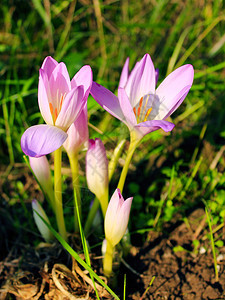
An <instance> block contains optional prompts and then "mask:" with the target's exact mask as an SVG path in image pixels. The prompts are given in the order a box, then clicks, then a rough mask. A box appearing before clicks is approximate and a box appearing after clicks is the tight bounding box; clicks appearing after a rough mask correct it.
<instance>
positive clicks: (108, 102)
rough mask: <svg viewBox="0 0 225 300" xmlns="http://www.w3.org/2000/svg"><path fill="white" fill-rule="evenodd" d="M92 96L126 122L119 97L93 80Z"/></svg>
mask: <svg viewBox="0 0 225 300" xmlns="http://www.w3.org/2000/svg"><path fill="white" fill-rule="evenodd" d="M90 93H91V95H92V97H93V98H94V99H95V100H96V101H97V102H98V104H100V105H101V106H102V107H103V108H104V109H105V110H106V111H108V112H109V113H110V114H111V115H113V116H114V117H115V118H117V119H119V120H120V121H122V122H124V120H125V117H124V115H123V112H122V110H121V107H120V103H119V100H118V98H117V97H116V96H115V95H114V94H113V93H112V92H110V91H109V90H107V89H106V88H105V87H103V86H102V85H100V84H98V83H96V82H93V83H92V87H91V92H90Z"/></svg>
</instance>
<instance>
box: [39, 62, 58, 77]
mask: <svg viewBox="0 0 225 300" xmlns="http://www.w3.org/2000/svg"><path fill="white" fill-rule="evenodd" d="M57 65H58V62H57V61H56V60H55V59H54V58H52V57H51V56H47V57H46V58H45V60H44V62H43V64H42V66H41V69H43V70H44V71H45V72H46V74H47V76H48V79H49V78H50V76H51V74H52V72H53V70H54V69H55V67H56V66H57Z"/></svg>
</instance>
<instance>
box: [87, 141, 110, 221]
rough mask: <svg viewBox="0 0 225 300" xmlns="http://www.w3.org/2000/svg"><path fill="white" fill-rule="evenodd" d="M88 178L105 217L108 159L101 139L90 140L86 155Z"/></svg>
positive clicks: (89, 185) (89, 186) (90, 187)
mask: <svg viewBox="0 0 225 300" xmlns="http://www.w3.org/2000/svg"><path fill="white" fill-rule="evenodd" d="M86 177H87V184H88V188H89V189H90V191H91V192H92V193H94V194H95V196H96V197H97V198H98V199H99V201H100V204H101V207H102V211H103V214H104V215H105V213H106V209H107V206H108V185H109V179H108V159H107V157H106V151H105V148H104V145H103V143H102V141H101V140H100V139H95V140H89V147H88V151H87V153H86Z"/></svg>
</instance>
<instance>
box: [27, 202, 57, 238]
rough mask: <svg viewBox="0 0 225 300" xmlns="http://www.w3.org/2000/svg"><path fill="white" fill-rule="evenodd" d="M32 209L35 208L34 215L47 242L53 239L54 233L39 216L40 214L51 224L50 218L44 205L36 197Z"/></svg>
mask: <svg viewBox="0 0 225 300" xmlns="http://www.w3.org/2000/svg"><path fill="white" fill-rule="evenodd" d="M32 209H33V216H34V220H35V223H36V225H37V228H38V230H39V231H40V233H41V235H42V237H43V238H44V239H45V241H46V242H50V241H52V240H53V239H54V237H53V234H52V233H51V231H50V230H49V228H48V227H47V226H46V225H45V223H44V222H43V221H42V219H41V218H40V217H39V215H40V216H41V217H42V218H43V219H44V220H45V221H46V222H47V223H48V224H50V222H49V219H48V217H47V215H46V213H45V211H44V210H43V208H42V206H41V205H40V203H39V202H38V201H37V200H35V199H34V200H33V201H32ZM37 213H38V214H39V215H38V214H37Z"/></svg>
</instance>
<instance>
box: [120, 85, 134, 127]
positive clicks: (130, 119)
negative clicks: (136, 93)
mask: <svg viewBox="0 0 225 300" xmlns="http://www.w3.org/2000/svg"><path fill="white" fill-rule="evenodd" d="M118 98H119V102H120V107H121V109H122V112H123V115H124V117H125V120H124V121H126V123H127V125H128V127H129V128H133V126H134V125H136V124H137V120H136V117H135V114H134V112H133V108H132V106H131V104H130V101H129V98H128V96H127V94H126V92H125V90H124V89H123V88H119V89H118Z"/></svg>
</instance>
